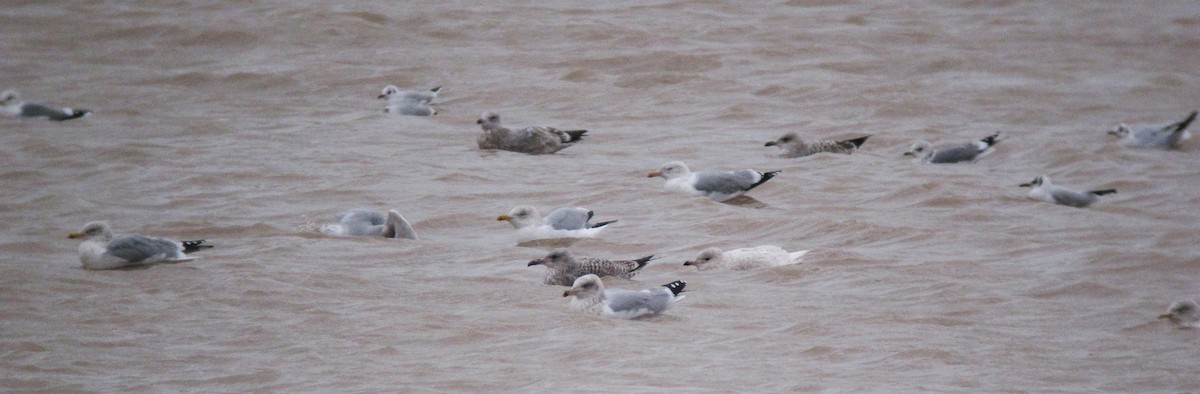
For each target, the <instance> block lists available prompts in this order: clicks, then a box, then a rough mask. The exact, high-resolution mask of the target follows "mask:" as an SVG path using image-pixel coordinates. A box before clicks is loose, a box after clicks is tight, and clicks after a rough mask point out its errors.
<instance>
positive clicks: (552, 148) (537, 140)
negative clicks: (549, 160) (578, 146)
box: [475, 112, 587, 155]
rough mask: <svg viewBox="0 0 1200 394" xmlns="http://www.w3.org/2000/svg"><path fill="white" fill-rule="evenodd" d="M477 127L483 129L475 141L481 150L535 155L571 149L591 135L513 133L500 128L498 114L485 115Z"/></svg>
mask: <svg viewBox="0 0 1200 394" xmlns="http://www.w3.org/2000/svg"><path fill="white" fill-rule="evenodd" d="M475 123H478V124H479V126H480V127H481V128H482V129H483V132H482V133H480V134H479V137H478V138H476V139H475V142H477V143H478V144H479V149H500V150H507V151H513V152H521V153H528V154H533V155H540V154H547V153H554V152H558V151H560V150H563V149H566V148H569V147H571V146H572V145H574V144H575V142H578V141H579V140H580V139H582V138H583V135H584V134H585V133H587V130H559V129H556V128H553V127H540V126H530V127H524V128H520V129H510V128H507V127H504V126H503V125H501V124H500V115H499V114H496V113H494V112H484V113H483V115H481V116H480V118H479V120H478V121H476V122H475Z"/></svg>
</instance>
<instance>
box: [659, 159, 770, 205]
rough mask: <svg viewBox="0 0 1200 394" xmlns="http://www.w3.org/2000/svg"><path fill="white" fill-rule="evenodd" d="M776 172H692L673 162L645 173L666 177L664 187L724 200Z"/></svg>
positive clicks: (746, 190)
mask: <svg viewBox="0 0 1200 394" xmlns="http://www.w3.org/2000/svg"><path fill="white" fill-rule="evenodd" d="M778 173H779V171H770V172H759V171H755V170H750V169H746V170H737V171H697V172H692V171H691V170H690V169H688V166H687V165H686V164H683V162H681V161H672V162H668V163H666V164H663V165H662V167H659V169H658V171H653V172H651V173H649V174H648V175H646V176H647V177H649V178H654V177H661V178H663V179H666V183H664V184H663V188H665V189H667V190H671V191H677V192H682V193H687V194H689V195H693V196H704V197H708V198H710V199H712V200H714V201H726V200H729V199H731V198H734V197H738V196H741V195H743V194H746V192H748V191H750V190H751V189H754V188H755V187H758V185H761V184H763V183H764V182H766V181H769V180H771V178H774V177H775V175H776V174H778Z"/></svg>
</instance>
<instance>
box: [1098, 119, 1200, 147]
mask: <svg viewBox="0 0 1200 394" xmlns="http://www.w3.org/2000/svg"><path fill="white" fill-rule="evenodd" d="M1194 120H1196V111H1192V113H1190V114H1188V116H1187V118H1184V119H1183V120H1181V121H1178V122H1175V123H1171V124H1168V125H1165V126H1153V127H1143V128H1141V129H1138V130H1137V131H1134V130H1133V129H1131V128H1129V126H1126V125H1125V124H1120V125H1117V127H1116V128H1115V129H1113V130H1110V131H1109V132H1108V134H1111V135H1115V136H1117V137H1120V141H1119V143H1120V144H1121V145H1123V146H1127V147H1131V148H1155V149H1173V148H1176V147H1178V146H1179V142H1180V141H1183V140H1186V139H1188V138H1192V134H1191V133H1190V132H1188V131H1187V127H1188V125H1190V124H1192V121H1194Z"/></svg>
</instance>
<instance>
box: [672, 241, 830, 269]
mask: <svg viewBox="0 0 1200 394" xmlns="http://www.w3.org/2000/svg"><path fill="white" fill-rule="evenodd" d="M807 253H808V251H807V250H800V251H795V252H788V251H787V250H784V249H783V248H781V247H778V246H773V245H763V246H756V247H753V248H741V249H734V250H729V251H722V250H721V249H720V248H708V249H704V250H703V251H701V252H700V253H699V254H697V255H696V258H694V259H692V260H688V261H686V262H684V263H683V265H690V266H694V267H696V268H697V269H699V270H701V271H707V270H714V269H728V270H735V271H740V270H749V269H755V268H767V267H779V266H784V265H791V264H798V263H800V262H801V261H804V255H805V254H807Z"/></svg>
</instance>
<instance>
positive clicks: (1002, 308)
mask: <svg viewBox="0 0 1200 394" xmlns="http://www.w3.org/2000/svg"><path fill="white" fill-rule="evenodd" d="M197 3H198V4H197ZM1197 4H1198V3H1196V2H1188V1H1179V2H1124V3H1121V4H1114V3H1107V2H1037V3H1028V4H1027V3H1019V2H1010V1H972V2H938V3H910V2H903V3H897V4H886V5H885V4H876V3H872V2H864V3H859V2H848V1H847V2H843V1H823V2H811V3H810V2H805V1H791V2H786V3H771V4H757V5H748V4H744V3H740V2H728V3H725V2H697V1H684V2H646V3H644V4H643V5H637V6H626V5H604V6H584V5H581V4H579V3H578V2H570V1H564V2H521V3H517V4H509V5H500V4H494V3H488V4H487V5H472V4H467V3H460V2H453V1H449V2H422V3H419V4H407V3H396V2H353V3H345V2H322V1H303V2H299V1H274V2H272V1H261V2H241V1H233V2H132V1H130V2H107V3H104V2H91V1H77V2H44V1H15V2H14V1H9V2H6V3H5V4H4V5H3V6H0V37H3V39H0V88H10V87H15V88H19V89H21V91H22V93H23V94H24V96H25V98H26V99H27V100H30V101H35V102H43V103H47V104H53V105H63V106H74V107H85V108H90V109H93V110H94V111H95V114H94V116H91V117H88V118H85V119H82V120H76V121H69V122H64V123H54V122H47V121H20V120H13V119H0V133H3V139H4V143H3V144H2V147H0V165H2V166H0V181H2V182H3V188H0V223H3V228H2V231H0V255H2V256H3V259H2V261H0V372H2V373H0V387H3V388H4V389H5V391H8V390H13V391H19V390H30V391H44V392H71V391H100V392H147V391H167V392H172V391H218V392H246V391H288V392H292V391H305V392H314V391H340V392H394V391H406V389H429V390H434V391H520V392H526V391H551V390H557V391H562V390H570V391H575V390H588V391H606V392H614V391H643V392H645V391H660V390H679V389H684V390H686V391H709V390H712V391H791V390H794V391H851V390H853V391H857V390H878V391H916V390H939V391H960V390H961V391H1002V390H1003V391H1008V390H1016V391H1023V390H1028V391H1048V390H1066V391H1189V390H1195V389H1196V387H1197V384H1198V383H1200V378H1197V377H1196V376H1197V375H1196V374H1195V372H1196V361H1195V360H1197V359H1198V357H1200V346H1198V344H1200V336H1198V335H1197V333H1196V332H1194V331H1190V330H1178V329H1175V328H1173V327H1170V326H1168V325H1167V324H1165V323H1163V322H1160V321H1157V320H1155V316H1156V315H1157V314H1158V313H1159V312H1161V311H1162V310H1163V309H1164V308H1165V307H1166V306H1167V305H1168V304H1169V303H1170V302H1172V301H1175V300H1178V299H1183V298H1187V297H1194V296H1197V295H1200V288H1198V286H1197V285H1196V283H1197V279H1198V276H1200V248H1197V245H1198V244H1200V231H1198V230H1200V228H1198V227H1200V210H1197V209H1196V206H1197V205H1198V204H1200V187H1198V185H1200V171H1198V170H1197V169H1200V159H1197V157H1198V156H1200V148H1197V146H1198V145H1197V144H1198V143H1200V142H1196V141H1194V140H1193V141H1187V142H1185V143H1184V146H1183V147H1182V149H1180V150H1178V151H1170V152H1164V151H1146V150H1129V149H1123V148H1120V147H1118V146H1116V144H1115V143H1114V142H1113V141H1112V140H1111V139H1109V138H1107V137H1108V136H1107V135H1105V134H1104V131H1105V130H1106V129H1108V128H1109V127H1110V126H1111V125H1113V124H1115V123H1116V122H1129V123H1139V124H1144V123H1158V122H1168V121H1174V120H1178V119H1181V118H1182V117H1183V116H1185V115H1186V113H1187V112H1188V111H1191V110H1195V109H1198V107H1200V66H1198V65H1200V5H1197ZM389 83H391V84H396V85H399V86H401V87H406V88H429V87H432V86H434V85H445V86H446V90H445V91H443V93H442V95H441V97H440V99H439V101H440V102H441V105H440V106H439V107H438V108H439V111H440V114H439V115H438V116H436V117H432V118H419V117H400V116H389V115H386V114H384V113H382V112H381V110H382V108H383V103H382V102H381V101H379V100H376V99H375V96H376V95H377V94H378V90H379V89H380V88H381V87H383V85H385V84H389ZM484 110H492V111H497V112H499V113H500V114H501V115H502V116H504V118H505V119H506V122H507V123H512V124H526V125H548V126H560V127H565V128H586V129H589V130H591V133H590V134H589V135H588V137H587V139H586V140H585V141H584V142H583V143H581V144H579V145H578V146H575V147H572V148H570V149H567V150H565V151H563V152H560V154H557V155H549V156H528V155H522V154H511V153H506V152H500V153H496V152H480V151H479V150H478V149H477V148H476V147H475V145H474V144H475V142H474V141H475V135H476V134H477V133H478V127H477V126H476V125H475V123H474V121H475V119H476V118H477V117H478V116H479V114H480V113H481V112H483V111H484ZM997 130H998V131H1001V132H1002V138H1004V141H1002V142H1001V143H1000V144H999V146H998V148H997V151H996V152H995V153H994V154H992V155H990V156H987V157H985V158H983V159H982V160H980V161H979V162H976V163H973V164H966V165H943V166H934V165H921V164H917V163H914V162H912V161H909V160H906V159H905V158H903V157H901V156H900V153H901V152H903V151H904V150H905V149H906V148H907V146H908V145H909V144H910V143H911V142H913V141H914V140H917V139H927V140H931V141H934V142H935V143H936V142H958V141H967V140H970V139H975V138H979V137H983V136H985V135H987V134H989V133H991V132H993V131H997ZM787 131H797V132H800V133H801V134H802V135H804V136H808V137H810V138H842V137H855V136H860V135H864V134H871V135H873V137H871V139H870V140H869V141H867V143H866V144H865V145H864V147H863V149H862V150H861V151H859V152H858V153H855V154H854V155H851V156H842V155H818V156H813V157H807V158H802V159H781V158H776V157H772V156H771V155H773V154H775V153H777V152H776V151H775V150H773V148H766V147H763V146H762V145H763V143H764V142H766V141H769V140H772V139H775V138H776V137H778V136H779V135H781V134H783V133H784V132H787ZM668 160H684V161H686V162H687V163H688V164H689V165H691V167H692V168H693V169H710V168H725V169H736V168H757V169H760V170H776V169H778V170H783V172H782V173H781V174H780V176H779V177H777V178H775V179H774V180H772V181H771V182H768V183H766V184H765V185H763V186H761V187H759V188H758V189H756V190H754V191H753V192H752V193H751V195H752V196H753V197H754V198H756V199H757V200H758V201H760V202H761V203H762V204H763V205H765V207H764V208H761V209H754V208H748V207H744V206H732V205H728V204H720V203H714V202H711V201H708V200H706V199H703V198H687V197H683V196H682V195H676V194H672V193H668V192H666V191H664V190H663V189H662V180H661V179H647V178H646V177H645V174H646V173H647V172H649V171H650V170H653V169H656V168H657V167H658V166H659V165H660V164H662V163H663V162H666V161H668ZM1043 173H1045V174H1049V175H1050V176H1052V177H1053V178H1054V180H1055V182H1056V183H1059V184H1063V185H1065V186H1068V187H1072V188H1076V189H1101V188H1116V189H1118V190H1119V193H1118V194H1116V195H1113V196H1109V197H1106V198H1104V199H1103V200H1102V201H1101V202H1100V203H1098V204H1097V205H1095V206H1093V207H1092V208H1088V209H1074V208H1068V207H1062V206H1056V205H1052V204H1046V203H1039V202H1035V201H1030V200H1027V199H1026V198H1025V197H1024V194H1025V193H1026V192H1027V189H1021V188H1017V187H1016V185H1017V184H1019V183H1022V182H1027V181H1029V180H1031V179H1032V178H1033V177H1034V176H1036V175H1038V174H1043ZM517 204H532V205H536V206H538V207H541V208H543V209H549V208H553V207H557V206H563V205H582V206H586V207H589V208H592V209H593V210H595V211H596V212H597V217H598V218H602V219H604V220H611V219H619V220H620V221H619V222H618V223H617V224H615V225H613V226H612V228H610V229H608V230H607V231H606V232H605V233H604V234H603V235H602V236H601V237H600V238H597V239H590V240H582V241H579V242H577V243H575V244H574V245H573V246H572V249H573V250H574V251H575V253H576V254H577V255H583V256H597V257H613V258H634V257H638V256H642V255H646V254H656V255H658V256H660V259H658V260H656V261H655V262H654V263H652V264H651V266H649V267H647V268H646V270H645V272H643V273H642V274H640V275H639V276H637V277H636V278H635V280H634V281H615V282H612V283H610V285H611V286H613V287H623V288H639V287H648V286H654V285H658V284H663V283H667V282H669V281H671V280H674V279H683V280H686V281H687V282H688V290H690V292H689V293H688V294H689V296H688V298H687V299H686V300H684V301H682V302H681V303H680V304H679V305H677V307H676V308H674V309H672V310H670V311H669V312H668V313H667V314H666V315H663V316H659V317H655V318H651V319H648V320H644V321H611V320H605V319H601V318H597V317H592V316H583V315H576V314H572V313H570V312H569V311H568V310H567V307H566V304H567V301H566V300H565V299H563V298H562V297H561V293H562V290H563V288H561V287H554V286H546V285H542V284H541V283H540V282H541V278H542V275H543V270H542V269H541V268H540V267H532V268H530V267H526V266H525V263H526V262H527V261H528V260H530V259H533V258H536V257H539V256H541V255H542V254H544V253H545V252H544V248H539V247H523V246H517V245H516V242H515V234H514V232H513V231H512V229H511V227H509V226H508V225H507V224H506V223H502V222H497V221H495V220H494V218H495V217H496V216H497V215H499V214H501V213H506V212H508V210H509V209H510V208H511V207H512V206H514V205H517ZM353 207H370V208H376V209H380V210H384V209H388V208H397V209H399V210H400V211H401V212H402V213H404V214H405V216H406V217H407V218H408V219H409V220H410V221H412V222H413V225H414V226H415V227H416V229H417V231H418V232H419V234H420V236H421V237H422V239H421V240H420V241H417V242H412V241H403V240H385V239H364V238H335V237H329V236H324V235H322V234H320V233H319V232H317V231H315V225H317V224H321V223H328V222H330V221H332V220H333V216H334V214H336V213H337V212H339V211H341V210H343V209H347V208H353ZM98 219H105V220H109V221H110V222H111V223H112V224H113V226H114V227H115V229H116V230H117V231H118V232H140V233H145V234H155V235H162V236H169V237H175V238H208V239H210V240H211V241H212V242H213V243H215V244H216V245H217V246H218V248H217V249H213V250H207V251H204V252H202V253H201V256H202V257H203V258H202V259H200V260H197V261H194V262H190V263H186V264H180V265H170V266H157V267H153V268H150V269H145V270H134V271H111V272H94V271H84V270H82V269H80V268H79V261H78V256H77V254H76V247H77V245H78V243H77V242H75V241H72V240H67V239H66V234H67V232H69V231H73V230H76V229H78V228H79V227H80V226H82V225H83V224H84V223H85V222H87V221H90V220H98ZM761 244H774V245H779V246H783V247H785V248H787V249H789V250H795V249H812V250H813V251H812V252H811V253H810V254H809V255H808V257H807V258H806V262H805V263H804V264H803V265H800V266H793V267H783V268H777V269H770V270H763V271H753V272H721V271H717V272H705V273H699V272H696V271H695V270H692V269H690V267H683V266H682V262H683V261H684V260H687V259H689V258H691V257H693V256H694V255H695V254H696V253H697V252H699V251H700V250H701V249H703V248H705V247H708V246H720V247H724V248H737V247H746V246H755V245H761Z"/></svg>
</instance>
